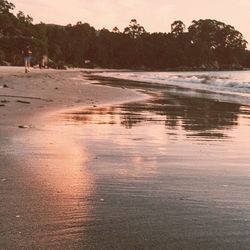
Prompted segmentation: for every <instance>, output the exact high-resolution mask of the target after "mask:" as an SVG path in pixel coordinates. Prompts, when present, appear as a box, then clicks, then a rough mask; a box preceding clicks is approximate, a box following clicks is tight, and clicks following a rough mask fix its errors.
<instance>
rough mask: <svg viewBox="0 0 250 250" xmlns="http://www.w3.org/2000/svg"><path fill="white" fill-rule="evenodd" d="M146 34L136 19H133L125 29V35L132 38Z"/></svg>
mask: <svg viewBox="0 0 250 250" xmlns="http://www.w3.org/2000/svg"><path fill="white" fill-rule="evenodd" d="M143 33H146V31H145V29H144V27H143V26H141V25H140V24H139V23H137V21H136V19H132V20H131V21H130V23H129V26H128V27H126V28H125V29H124V34H128V35H129V36H130V37H132V38H137V37H139V36H141V35H142V34H143Z"/></svg>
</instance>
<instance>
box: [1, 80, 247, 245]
mask: <svg viewBox="0 0 250 250" xmlns="http://www.w3.org/2000/svg"><path fill="white" fill-rule="evenodd" d="M120 83H121V82H120ZM144 91H145V89H144ZM148 91H149V92H152V89H150V90H148ZM156 92H157V93H156V94H154V95H153V96H154V97H153V98H151V99H150V100H146V101H140V102H133V103H127V104H122V105H121V104H119V105H118V104H117V105H106V106H102V107H101V108H99V107H92V108H85V109H75V110H74V109H71V110H70V111H67V112H61V113H58V114H57V115H53V116H51V117H50V119H49V122H48V123H47V124H45V125H44V127H43V128H42V129H32V130H27V131H24V132H23V133H22V134H20V135H19V136H16V137H15V141H13V144H14V145H15V147H16V149H15V148H14V149H13V148H12V150H13V151H15V152H18V154H15V158H12V160H11V165H12V166H18V167H13V170H12V171H15V169H17V168H18V169H19V171H20V169H21V170H22V171H23V175H21V176H20V177H19V179H18V180H16V181H15V183H13V186H19V187H20V200H19V201H16V204H23V207H18V208H17V207H15V204H12V205H13V206H10V211H9V213H10V214H11V215H13V214H16V215H17V216H20V217H16V218H13V222H12V223H13V224H12V225H11V226H12V227H13V228H14V229H15V232H16V234H13V231H12V230H13V229H12V230H10V225H4V227H3V228H2V229H1V235H2V236H4V237H5V238H6V239H8V238H10V236H9V237H6V235H7V234H9V235H13V239H12V240H13V242H16V244H17V245H19V246H21V247H24V246H26V247H27V248H28V249H36V248H38V246H39V247H40V249H48V248H49V247H50V248H52V249H248V247H249V244H250V237H249V229H250V223H249V221H250V212H249V211H250V210H249V208H250V203H249V199H248V196H249V191H250V184H249V183H250V182H249V180H250V171H249V158H250V157H249V154H248V152H249V150H248V149H249V145H248V138H247V137H246V136H245V134H246V131H248V129H249V111H250V110H249V107H247V106H240V105H238V104H232V103H220V102H216V101H213V100H208V99H202V98H195V97H187V96H183V95H178V93H176V94H173V93H169V92H166V91H162V90H161V89H160V90H157V91H156ZM6 158H7V159H9V158H8V157H6ZM6 164H10V163H6ZM9 188H10V189H11V187H9ZM5 191H6V193H7V191H8V190H5ZM24 194H25V195H24ZM7 198H8V197H7V196H6V199H7ZM27 207H28V208H30V209H31V210H29V211H27ZM22 209H23V210H22ZM12 210H14V211H12ZM15 212H16V213H15ZM19 232H21V233H20V234H19ZM30 235H31V236H30ZM4 243H5V244H6V246H7V247H6V248H7V249H9V248H8V246H13V244H12V245H11V244H10V243H7V242H4Z"/></svg>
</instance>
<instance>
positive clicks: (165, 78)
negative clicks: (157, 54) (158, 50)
mask: <svg viewBox="0 0 250 250" xmlns="http://www.w3.org/2000/svg"><path fill="white" fill-rule="evenodd" d="M98 75H99V76H104V77H112V78H118V79H124V80H133V81H139V82H147V83H152V84H161V85H166V86H175V87H180V88H184V89H190V90H195V91H208V92H211V94H213V93H214V94H217V96H218V94H222V95H231V99H232V95H233V96H234V99H235V101H236V102H240V103H242V102H243V103H242V104H247V105H249V104H250V72H249V71H233V72H182V73H180V72H103V73H99V74H98ZM231 99H230V101H231ZM237 99H238V100H237Z"/></svg>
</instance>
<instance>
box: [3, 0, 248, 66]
mask: <svg viewBox="0 0 250 250" xmlns="http://www.w3.org/2000/svg"><path fill="white" fill-rule="evenodd" d="M14 8H15V6H14V5H13V4H12V3H10V2H8V1H7V0H0V63H1V62H4V61H7V62H10V63H11V64H12V65H20V64H22V54H21V51H22V49H23V48H24V47H25V46H26V45H28V44H29V45H30V46H31V48H32V50H33V58H34V61H33V62H34V63H38V62H39V60H40V59H41V57H42V55H48V56H49V58H50V59H51V60H53V61H54V62H56V63H57V64H64V65H68V66H72V67H83V66H86V62H91V64H89V63H88V65H91V66H95V65H96V66H100V67H105V68H136V69H160V70H164V69H169V68H181V69H190V68H192V69H198V68H199V69H221V68H240V67H241V66H244V67H249V66H250V52H249V51H247V50H246V45H247V42H246V41H245V40H244V38H243V36H242V34H241V33H240V32H239V31H237V30H235V29H234V27H232V26H230V25H227V24H225V23H222V22H219V21H216V20H211V19H205V20H198V21H193V22H192V24H191V25H190V26H189V27H188V28H187V29H186V27H185V25H184V23H183V22H182V21H179V20H178V21H175V22H173V23H172V25H171V32H170V33H148V32H146V31H145V29H144V28H143V26H141V25H140V24H138V23H137V21H136V20H135V19H132V20H131V22H130V23H129V25H128V26H127V27H125V29H124V31H122V32H120V31H119V29H118V28H117V27H115V28H114V29H113V30H112V31H109V30H107V29H102V30H99V31H97V30H95V29H94V28H93V27H91V26H90V25H89V24H87V23H81V22H78V23H77V24H76V25H67V26H59V25H49V24H44V23H40V24H33V19H32V18H31V17H30V16H28V15H27V16H26V15H25V14H24V13H23V12H18V13H17V14H16V15H14V14H13V12H12V10H13V9H14Z"/></svg>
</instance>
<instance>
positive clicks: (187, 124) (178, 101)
mask: <svg viewBox="0 0 250 250" xmlns="http://www.w3.org/2000/svg"><path fill="white" fill-rule="evenodd" d="M124 109H125V110H126V111H127V113H131V114H133V115H127V116H125V117H123V118H122V120H124V121H126V123H129V119H131V120H132V121H131V122H130V124H132V125H133V124H134V123H135V122H134V121H138V122H139V121H141V122H142V121H143V119H142V118H143V117H144V118H145V120H144V121H148V120H149V119H148V115H145V116H140V119H138V118H136V116H135V114H143V113H145V112H149V114H150V113H151V117H152V121H153V122H157V121H159V120H164V123H165V126H166V127H167V128H169V129H174V128H176V127H177V126H182V127H183V128H184V129H185V130H186V131H187V132H192V133H193V134H192V135H197V136H204V137H216V138H219V137H224V136H225V135H224V134H223V133H222V132H221V131H222V130H225V129H230V128H232V127H233V126H235V125H237V120H238V114H239V111H240V105H238V104H233V103H222V102H217V101H214V100H209V99H204V98H194V97H184V96H171V95H166V96H163V97H162V98H157V99H153V100H152V101H149V102H145V103H141V104H130V105H126V106H124ZM152 113H153V115H152ZM159 116H160V117H164V119H162V118H159ZM214 130H217V131H214ZM218 130H221V131H220V132H218ZM195 132H196V134H195Z"/></svg>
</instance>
